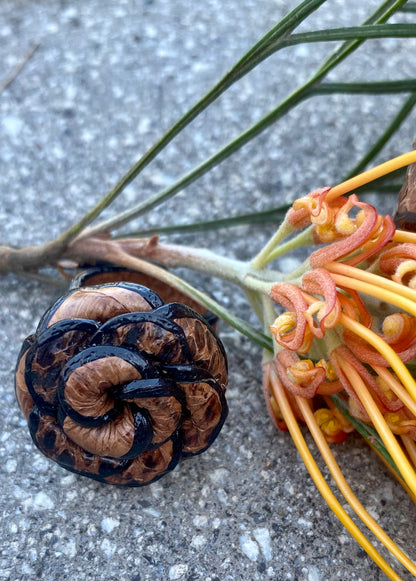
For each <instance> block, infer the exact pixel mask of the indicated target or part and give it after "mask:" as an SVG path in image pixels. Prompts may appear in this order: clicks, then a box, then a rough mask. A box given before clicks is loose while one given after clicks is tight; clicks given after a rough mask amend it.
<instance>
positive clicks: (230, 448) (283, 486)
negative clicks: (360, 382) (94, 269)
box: [0, 0, 416, 581]
mask: <svg viewBox="0 0 416 581" xmlns="http://www.w3.org/2000/svg"><path fill="white" fill-rule="evenodd" d="M294 5H295V2H294V1H293V0H290V1H289V0H286V1H277V0H242V1H237V0H228V1H227V2H220V1H219V0H207V1H205V2H191V1H189V0H188V1H186V0H175V1H174V2H172V1H169V0H118V1H117V2H112V1H110V0H72V1H69V0H42V1H38V2H36V1H35V0H2V1H1V3H0V84H1V82H2V81H3V80H4V79H6V78H7V76H8V74H9V73H10V72H11V71H12V70H13V69H14V67H15V66H16V65H17V64H18V63H19V62H21V60H22V59H23V58H24V56H25V54H26V53H27V51H28V50H29V49H30V47H31V46H33V44H34V43H40V45H39V48H38V50H37V51H36V53H35V54H34V55H33V57H32V58H31V59H30V61H29V62H28V63H27V64H26V66H25V68H24V69H23V70H22V71H21V72H20V74H19V75H18V76H17V78H16V79H15V80H14V81H13V82H12V83H11V84H10V85H9V87H8V88H7V89H6V90H4V91H3V92H2V94H0V200H1V203H0V224H1V226H0V234H1V236H0V240H1V242H7V243H9V244H15V245H23V244H33V243H39V242H43V241H46V240H48V239H51V238H52V237H54V236H56V235H57V234H58V233H59V232H60V231H62V230H63V228H64V227H66V226H68V225H70V224H71V223H72V222H73V221H75V220H76V219H77V217H79V216H81V215H82V213H83V212H84V211H85V209H86V208H88V207H91V206H92V204H93V203H94V202H95V201H97V200H98V199H99V198H100V196H101V195H102V194H103V193H104V192H105V191H106V190H107V189H108V188H109V187H111V186H112V185H113V184H114V183H115V181H116V180H117V178H118V177H119V176H120V175H121V174H122V173H123V172H124V171H125V170H127V169H128V167H129V166H130V165H131V164H132V163H133V161H135V160H136V159H137V158H138V156H139V154H140V153H142V152H143V151H144V150H145V149H146V147H148V146H149V145H150V144H151V143H152V142H153V141H154V140H155V139H156V138H157V137H159V136H160V135H161V134H162V133H163V131H164V130H166V129H167V128H168V126H169V125H170V124H171V123H172V122H173V121H174V120H175V119H176V118H177V117H178V115H179V114H181V113H182V112H184V111H185V110H186V108H187V107H189V106H190V105H191V104H193V103H194V102H195V100H196V99H197V98H198V97H200V96H201V95H202V94H203V92H204V91H205V90H206V89H208V88H209V87H210V85H211V84H212V83H213V82H214V81H215V80H217V79H218V78H219V77H220V76H221V75H222V74H223V73H224V72H225V71H226V70H227V69H228V68H229V67H230V66H231V65H232V64H233V62H234V61H235V60H236V59H237V58H238V57H239V56H241V54H242V53H243V52H244V51H245V50H246V49H247V48H248V47H249V46H250V45H251V44H252V43H253V42H254V41H255V40H256V39H257V38H258V37H259V36H260V35H261V34H263V33H264V32H265V31H266V30H268V29H269V28H270V27H271V26H272V25H273V24H274V22H275V21H276V20H277V19H278V18H280V17H281V16H282V15H283V14H284V13H285V12H286V11H287V10H288V9H289V8H291V7H293V6H294ZM376 5H377V2H375V1H374V0H368V1H367V2H364V3H363V2H362V1H361V0H349V1H348V2H345V1H336V0H328V2H327V3H326V4H325V5H324V6H323V7H322V8H321V9H320V10H319V11H318V12H316V13H315V14H314V15H313V16H312V18H311V19H310V24H309V25H308V26H315V27H318V26H319V27H323V26H340V25H346V24H354V23H358V22H360V21H361V20H362V19H363V18H364V17H365V15H366V14H368V13H369V12H370V11H371V10H373V9H374V8H375V6H376ZM404 18H405V17H404V16H403V19H404ZM406 18H407V19H410V15H407V16H406ZM302 28H303V29H306V28H307V26H306V25H304V26H303V27H302ZM415 48H416V45H415V42H414V41H405V40H403V41H398V40H397V41H384V42H382V41H374V42H372V43H369V44H368V46H367V47H366V48H365V49H364V50H362V51H360V53H359V54H357V55H356V56H354V57H353V58H352V59H351V61H350V62H349V63H346V64H344V65H343V66H342V69H340V70H339V72H336V73H335V74H334V75H333V78H344V79H348V80H353V79H357V78H363V77H365V78H368V79H370V78H375V77H379V75H380V74H381V73H380V71H382V77H385V78H398V77H404V76H410V75H412V74H414V62H415ZM326 51H327V48H326V47H324V46H322V45H317V46H314V47H312V46H309V47H298V48H294V49H288V50H286V51H284V52H282V53H280V54H279V55H276V56H275V57H273V58H271V59H270V60H269V61H268V62H267V63H264V64H263V65H262V66H261V67H259V69H258V70H256V71H254V72H253V73H252V74H250V75H249V76H248V77H247V78H245V79H244V80H242V81H241V82H240V83H239V84H238V85H237V86H236V87H234V88H233V89H231V90H230V91H229V93H228V94H227V95H225V96H224V97H222V98H221V99H220V100H219V101H218V103H216V104H215V105H214V106H212V107H211V109H210V110H209V111H208V112H207V113H204V114H203V115H202V116H201V117H200V118H199V119H197V120H196V121H195V122H194V123H193V125H192V126H191V127H190V128H189V129H187V130H186V131H185V132H184V134H183V136H180V137H179V138H178V139H177V140H175V142H174V143H173V144H172V145H171V146H169V147H168V148H167V150H166V151H165V152H164V153H163V154H162V155H161V156H160V157H159V158H158V159H157V160H156V161H155V162H154V163H153V164H152V165H151V166H150V167H149V168H148V169H147V170H146V171H145V172H144V173H143V176H142V177H140V178H139V179H138V180H137V181H136V182H135V183H134V184H132V185H131V186H130V187H129V188H128V189H127V191H126V192H125V194H124V195H123V196H122V197H121V198H120V200H119V201H117V203H116V204H115V207H114V210H111V211H115V210H116V209H121V208H126V207H128V206H129V204H131V203H132V202H133V201H135V200H139V199H143V198H144V197H145V196H146V195H148V194H150V193H152V192H154V191H157V189H159V188H161V187H163V186H165V185H166V184H169V183H170V182H171V181H172V180H173V179H174V178H175V177H177V176H179V175H181V174H182V173H183V172H184V171H186V170H187V169H189V168H190V167H192V166H193V165H194V164H195V163H197V162H198V161H201V160H203V159H204V158H205V157H206V156H207V155H209V154H210V153H212V152H213V151H215V149H216V148H218V147H219V146H220V145H221V144H223V143H225V142H226V141H228V140H229V139H230V138H231V137H233V136H235V135H237V133H238V132H239V131H241V130H243V129H244V128H246V127H247V126H248V124H250V123H252V122H253V121H255V120H256V119H258V118H259V116H260V115H262V114H264V113H265V112H266V111H268V110H269V109H270V108H271V107H272V106H273V105H274V104H276V103H277V102H278V100H280V99H281V98H283V97H284V96H285V95H286V94H287V93H288V92H289V91H290V90H291V89H292V88H293V87H294V86H296V84H297V83H299V82H300V81H301V80H303V79H306V78H307V76H308V75H309V74H310V72H311V70H312V68H313V66H315V65H317V64H318V63H319V62H320V60H321V59H322V58H323V55H324V54H326ZM401 101H402V97H400V96H393V97H392V96H386V97H383V98H378V99H375V98H373V97H365V98H358V97H351V96H350V97H345V96H337V97H334V98H319V99H314V100H313V101H309V102H307V103H304V104H303V105H302V106H301V107H299V108H298V109H297V110H295V111H293V112H292V113H291V114H290V115H289V116H288V118H287V119H286V120H284V121H282V122H279V123H278V124H277V125H276V126H275V127H274V128H273V129H271V130H269V131H267V132H266V133H265V134H264V135H262V136H261V137H259V138H258V139H256V140H255V141H254V142H252V143H251V144H250V145H248V146H246V147H245V148H244V149H243V150H241V151H240V152H239V153H237V154H236V155H235V156H233V157H232V158H231V159H229V160H228V161H227V162H225V163H223V164H222V165H221V166H220V167H219V168H217V169H216V170H215V171H213V172H211V174H210V175H209V176H207V177H205V178H203V179H202V180H201V181H200V182H199V183H198V184H196V185H194V186H192V187H191V188H189V189H188V190H187V191H185V192H184V193H181V194H180V195H179V196H177V197H176V198H175V199H174V200H172V201H170V202H169V203H167V204H166V205H164V206H163V207H161V208H160V209H158V210H157V211H154V212H152V213H151V214H150V215H149V216H145V217H144V218H142V220H141V222H140V224H141V225H143V224H144V225H151V224H156V223H159V222H170V223H175V222H189V221H191V220H193V219H195V218H196V217H201V216H203V217H208V216H209V217H212V218H214V217H216V216H227V215H231V214H232V213H237V212H241V211H247V210H248V209H249V208H255V209H264V208H266V207H268V206H271V205H273V204H276V203H277V202H278V200H282V201H283V200H290V199H293V198H294V197H296V196H298V195H300V194H302V193H304V192H306V191H309V190H311V189H313V188H315V187H317V186H321V185H325V184H327V183H334V182H335V181H336V180H337V179H339V178H340V177H341V176H342V174H343V173H344V172H345V171H346V170H347V169H348V168H349V167H350V166H351V165H352V164H353V163H354V162H355V161H357V160H358V159H359V158H360V155H361V154H362V153H363V152H364V150H365V148H366V147H367V146H368V144H369V143H371V141H372V140H373V139H375V137H376V136H377V135H378V134H379V132H380V131H381V129H382V127H384V125H385V124H386V123H387V122H388V120H389V119H391V118H392V116H393V115H394V114H395V111H396V110H397V109H398V107H399V105H400V103H401ZM414 137H415V124H414V116H413V119H412V121H409V122H408V123H407V124H406V125H405V126H404V127H403V128H402V129H401V130H400V132H399V133H398V135H397V136H396V137H395V138H394V140H393V142H392V143H391V145H389V147H388V148H387V150H386V151H385V152H383V155H382V156H381V157H380V159H382V158H385V157H387V156H388V155H391V156H392V155H395V154H398V153H402V152H404V151H406V150H408V149H410V147H411V143H412V140H413V138H414ZM375 200H376V202H377V203H378V204H384V206H385V208H386V211H391V210H392V208H393V206H394V201H393V200H392V199H390V198H389V199H387V198H383V199H381V197H380V198H378V197H376V198H375ZM109 214H110V211H109V212H108V213H107V215H109ZM270 232H271V229H270V228H251V229H249V228H245V227H240V228H237V229H235V230H232V231H230V232H220V233H214V234H202V235H200V236H198V237H191V236H188V237H187V238H186V239H185V240H184V241H185V242H192V243H194V244H198V245H201V246H209V247H211V248H213V249H216V250H218V251H219V252H223V253H225V252H227V253H229V254H230V255H235V256H238V257H241V258H244V257H248V256H249V255H251V254H253V253H254V252H255V251H256V250H258V249H259V248H260V246H261V244H262V243H263V242H264V241H265V240H266V236H267V235H268V234H269V233H270ZM187 276H188V278H189V280H191V281H193V282H194V283H198V284H201V285H202V286H203V287H204V288H205V289H206V290H207V291H208V292H210V293H212V294H213V295H214V296H215V297H216V298H217V299H218V300H220V301H223V302H224V303H225V304H227V305H228V306H230V307H232V308H234V309H235V310H236V312H238V313H240V314H241V315H247V313H248V308H247V305H246V303H245V302H244V299H243V297H242V296H241V295H240V294H239V292H238V291H237V290H235V289H232V288H231V287H229V286H227V285H225V284H222V283H220V282H218V281H212V280H208V279H207V278H206V277H201V276H199V275H196V274H193V273H190V274H189V273H188V274H187ZM58 294H59V291H58V290H57V289H55V288H51V287H50V286H48V285H46V284H43V283H41V282H37V281H33V280H26V279H25V280H23V279H21V278H18V277H16V276H12V275H9V276H6V277H3V278H2V279H0V297H1V308H0V377H1V382H0V405H1V415H0V418H1V419H0V425H1V433H0V479H1V491H2V492H1V495H0V509H1V526H0V536H1V538H2V540H1V542H0V552H1V559H0V579H1V580H7V581H21V580H34V579H43V580H44V581H58V580H59V581H63V580H69V581H83V580H85V579H88V580H103V581H104V580H105V581H111V580H114V581H116V580H117V581H165V580H184V581H185V580H186V581H240V580H241V581H243V580H245V581H246V580H247V581H250V580H253V581H254V580H272V581H286V580H292V581H335V580H342V581H347V580H348V581H359V580H361V581H371V580H378V579H379V580H381V579H385V576H384V575H383V574H382V573H380V572H379V570H378V569H377V567H376V566H375V565H374V564H373V563H372V562H371V560H370V559H369V558H368V557H367V556H366V554H365V553H364V552H363V551H362V550H361V549H360V548H359V547H358V546H357V544H356V543H355V542H354V541H353V540H352V539H351V538H350V537H349V535H348V534H347V533H346V532H345V531H344V530H343V528H342V526H341V525H340V524H339V523H338V521H337V520H336V518H335V517H334V516H333V515H332V513H331V512H330V510H329V509H328V508H327V507H326V505H325V504H324V502H323V501H322V500H321V498H320V496H319V494H318V493H317V492H316V490H315V487H314V485H313V483H312V482H311V480H310V478H309V477H308V474H307V472H306V470H305V468H304V466H303V464H302V462H301V460H300V458H299V456H298V455H297V453H296V450H295V448H294V446H293V444H292V442H291V440H290V437H289V436H288V435H287V434H284V433H278V432H276V430H275V429H274V428H273V426H272V425H271V422H270V421H269V419H268V416H267V413H266V409H265V406H264V403H263V401H262V395H261V387H260V377H261V373H260V358H261V354H260V350H259V349H258V348H257V347H256V346H253V345H251V344H249V342H248V341H247V340H245V339H244V338H242V337H240V336H238V335H237V334H236V333H235V332H234V331H233V330H230V329H228V328H226V327H225V326H223V327H222V338H223V340H224V342H225V345H226V348H227V350H228V353H229V360H230V386H229V392H228V397H229V405H230V414H229V418H228V421H227V423H226V425H225V427H224V429H223V431H222V433H221V435H220V436H219V437H218V439H217V441H216V442H215V445H214V446H213V447H212V448H211V449H210V450H209V451H208V452H207V453H206V454H204V455H203V456H200V457H198V458H195V459H192V460H189V461H186V462H184V463H182V464H181V465H180V466H179V467H178V468H177V469H176V470H175V471H174V472H173V473H172V474H171V475H169V476H167V477H166V478H165V479H163V480H161V481H159V482H157V483H155V484H153V485H151V486H149V487H147V488H143V489H129V490H124V489H120V488H115V487H111V486H105V485H101V484H98V483H96V482H93V481H91V480H88V479H86V478H83V477H79V476H75V475H73V474H70V473H67V472H65V471H64V470H63V469H61V468H60V467H58V466H56V465H54V464H52V463H51V462H49V461H48V460H46V459H44V458H43V457H42V456H41V455H40V454H39V453H38V452H37V451H36V450H35V448H34V446H33V444H32V442H31V440H30V437H29V434H28V431H27V429H26V424H25V421H24V419H23V418H22V415H21V413H20V411H19V410H18V408H17V405H16V403H15V399H14V390H13V369H14V365H15V360H16V357H17V353H18V351H19V348H20V343H21V341H22V340H23V338H24V337H25V336H26V335H28V334H29V333H31V332H32V331H33V330H34V329H35V326H36V324H37V321H38V319H39V317H40V316H41V314H42V312H43V311H44V310H45V309H46V308H47V307H48V306H49V304H50V303H51V302H52V301H53V300H54V299H55V298H56V297H57V296H58ZM335 453H336V455H337V458H338V459H339V461H340V463H341V466H342V467H343V468H344V469H345V473H346V475H347V477H348V478H349V480H350V481H351V482H353V484H354V489H355V491H356V492H357V494H358V496H359V497H360V498H361V499H362V500H363V501H364V502H365V504H366V506H367V507H368V508H369V510H370V512H371V514H373V515H375V516H376V517H377V518H378V519H379V521H380V523H381V524H382V525H383V526H384V527H385V528H386V529H387V531H388V532H389V533H390V534H391V535H392V537H393V538H394V539H396V540H397V541H398V542H399V544H400V545H401V546H402V547H403V548H404V549H405V550H406V551H407V552H409V553H410V554H411V555H413V557H415V556H416V550H415V546H414V545H415V543H414V517H415V512H414V507H413V506H412V503H411V501H410V500H409V499H408V498H407V496H406V494H405V493H404V492H403V491H402V489H401V488H400V486H399V485H398V484H397V483H396V482H395V481H393V480H392V478H391V477H390V476H389V474H388V473H386V471H385V469H384V468H383V466H382V465H381V464H380V463H379V461H378V460H377V459H375V458H374V457H373V456H372V455H371V453H370V452H369V450H368V449H367V448H366V447H365V446H364V445H363V444H362V443H361V442H360V441H358V440H356V439H351V440H350V441H349V442H347V443H346V444H343V445H342V446H339V447H336V449H335ZM383 554H384V553H383ZM398 570H399V571H401V569H400V567H398ZM403 579H410V575H407V574H406V573H403Z"/></svg>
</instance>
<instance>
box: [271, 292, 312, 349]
mask: <svg viewBox="0 0 416 581" xmlns="http://www.w3.org/2000/svg"><path fill="white" fill-rule="evenodd" d="M270 298H271V299H272V300H273V301H275V302H276V303H278V304H279V305H282V306H283V307H285V308H286V309H287V310H288V311H290V312H294V313H295V315H296V328H295V329H294V331H293V332H292V333H290V334H288V337H287V338H288V341H284V340H283V338H281V341H278V342H280V344H282V345H284V346H285V347H287V348H288V349H291V350H293V351H297V350H298V349H299V348H300V347H301V346H302V344H303V342H304V338H305V331H306V325H307V323H306V320H305V318H304V316H303V313H304V312H305V311H306V309H307V308H308V305H307V303H306V300H305V298H304V296H303V294H302V291H301V290H300V289H299V288H298V287H297V286H295V285H293V284H290V283H287V282H281V283H276V284H275V285H273V287H272V289H271V291H270ZM271 330H272V331H273V329H271ZM275 336H276V334H275ZM276 340H277V336H276Z"/></svg>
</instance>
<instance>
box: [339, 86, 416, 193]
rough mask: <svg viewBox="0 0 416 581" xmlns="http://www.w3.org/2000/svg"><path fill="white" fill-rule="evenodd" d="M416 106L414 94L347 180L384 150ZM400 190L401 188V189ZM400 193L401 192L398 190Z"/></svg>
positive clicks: (415, 94)
mask: <svg viewBox="0 0 416 581" xmlns="http://www.w3.org/2000/svg"><path fill="white" fill-rule="evenodd" d="M415 105H416V93H412V94H411V95H410V97H408V99H406V101H405V102H404V104H403V105H402V107H401V108H400V110H399V112H398V114H397V115H396V116H395V117H394V119H393V120H392V121H391V123H390V124H389V125H388V126H387V127H386V129H385V130H384V131H383V133H382V134H381V135H380V137H379V138H378V139H377V141H376V142H375V143H374V145H373V146H372V147H370V149H369V150H368V151H367V153H366V154H365V155H364V157H363V158H362V159H360V161H359V162H358V163H357V165H356V166H354V167H353V169H352V170H351V171H350V172H349V174H348V175H347V176H346V177H345V180H347V179H349V178H352V177H353V176H355V175H357V174H359V173H360V172H362V171H363V170H364V169H365V168H366V167H367V166H368V164H369V163H370V162H371V161H372V160H373V159H374V158H375V157H376V155H377V154H378V153H380V151H381V150H382V149H383V147H384V146H385V145H386V143H387V142H388V141H389V139H390V138H391V137H392V135H394V133H395V132H396V131H397V130H398V129H399V127H400V126H401V125H402V123H403V122H404V121H405V120H406V119H407V117H408V116H409V114H410V113H411V111H412V110H413V108H414V106H415ZM399 189H400V188H399ZM397 191H399V190H397Z"/></svg>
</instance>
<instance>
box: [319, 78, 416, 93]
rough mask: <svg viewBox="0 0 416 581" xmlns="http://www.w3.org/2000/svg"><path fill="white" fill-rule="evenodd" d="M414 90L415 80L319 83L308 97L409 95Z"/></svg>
mask: <svg viewBox="0 0 416 581" xmlns="http://www.w3.org/2000/svg"><path fill="white" fill-rule="evenodd" d="M414 90H416V79H403V80H399V81H372V82H370V83H364V82H359V83H321V84H319V85H318V86H317V87H314V88H312V89H310V91H309V94H310V95H332V94H335V93H346V94H355V95H364V94H367V95H369V94H370V95H389V94H393V93H409V92H411V91H414Z"/></svg>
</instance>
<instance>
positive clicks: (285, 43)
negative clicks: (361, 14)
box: [262, 23, 416, 60]
mask: <svg viewBox="0 0 416 581" xmlns="http://www.w3.org/2000/svg"><path fill="white" fill-rule="evenodd" d="M415 36H416V29H415V25H414V24H413V23H412V24H403V23H402V24H363V25H361V26H350V27H342V28H328V29H323V30H313V31H309V32H303V33H301V34H292V35H291V36H289V37H288V38H286V39H279V40H276V41H275V42H274V43H273V44H271V45H270V46H268V47H266V48H265V49H263V51H264V52H262V56H263V59H262V60H264V58H267V57H269V56H271V55H272V54H274V53H275V52H276V50H280V49H282V48H286V47H289V46H295V45H298V44H307V43H314V42H334V41H343V40H369V39H376V38H414V37H415ZM266 51H267V52H266Z"/></svg>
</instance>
